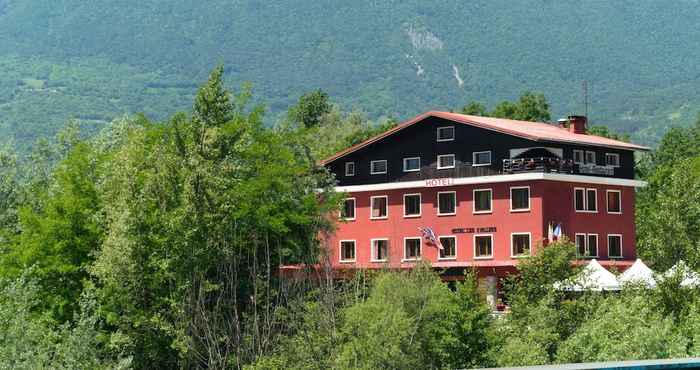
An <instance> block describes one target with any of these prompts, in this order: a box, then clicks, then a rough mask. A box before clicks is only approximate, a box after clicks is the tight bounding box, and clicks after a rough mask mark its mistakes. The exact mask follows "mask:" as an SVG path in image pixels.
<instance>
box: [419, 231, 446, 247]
mask: <svg viewBox="0 0 700 370" xmlns="http://www.w3.org/2000/svg"><path fill="white" fill-rule="evenodd" d="M418 230H420V232H421V233H422V234H423V237H424V238H425V239H426V240H427V241H428V243H430V244H432V245H434V246H436V247H438V249H443V247H442V243H440V240H439V239H438V238H437V236H435V233H434V232H433V229H431V228H429V227H419V228H418Z"/></svg>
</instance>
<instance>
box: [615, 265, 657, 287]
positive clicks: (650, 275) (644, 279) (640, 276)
mask: <svg viewBox="0 0 700 370" xmlns="http://www.w3.org/2000/svg"><path fill="white" fill-rule="evenodd" d="M617 280H618V281H619V282H620V283H621V284H625V283H627V284H629V283H636V284H645V285H646V286H648V287H650V288H653V287H655V286H656V280H655V279H654V272H653V271H651V269H650V268H649V267H647V265H645V264H644V262H642V260H641V259H639V258H637V260H636V261H635V262H634V264H633V265H632V266H630V267H629V268H628V269H627V270H625V272H623V273H622V274H620V276H618V277H617Z"/></svg>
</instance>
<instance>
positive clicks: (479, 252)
mask: <svg viewBox="0 0 700 370" xmlns="http://www.w3.org/2000/svg"><path fill="white" fill-rule="evenodd" d="M491 257H493V237H492V236H491V235H474V258H476V259H478V258H491Z"/></svg>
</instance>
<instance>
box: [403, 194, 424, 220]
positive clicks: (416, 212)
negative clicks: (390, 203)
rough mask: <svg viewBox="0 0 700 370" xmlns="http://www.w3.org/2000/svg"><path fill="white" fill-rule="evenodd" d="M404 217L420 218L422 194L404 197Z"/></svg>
mask: <svg viewBox="0 0 700 370" xmlns="http://www.w3.org/2000/svg"><path fill="white" fill-rule="evenodd" d="M403 215H404V217H418V216H420V194H406V195H404V196H403Z"/></svg>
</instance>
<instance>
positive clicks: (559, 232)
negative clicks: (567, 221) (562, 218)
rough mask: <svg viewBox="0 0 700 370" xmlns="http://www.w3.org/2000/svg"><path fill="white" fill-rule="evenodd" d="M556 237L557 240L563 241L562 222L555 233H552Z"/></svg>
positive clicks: (555, 229)
mask: <svg viewBox="0 0 700 370" xmlns="http://www.w3.org/2000/svg"><path fill="white" fill-rule="evenodd" d="M552 235H554V237H555V238H556V239H555V240H559V239H561V222H560V223H558V224H557V226H556V227H555V228H554V232H553V233H552Z"/></svg>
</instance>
